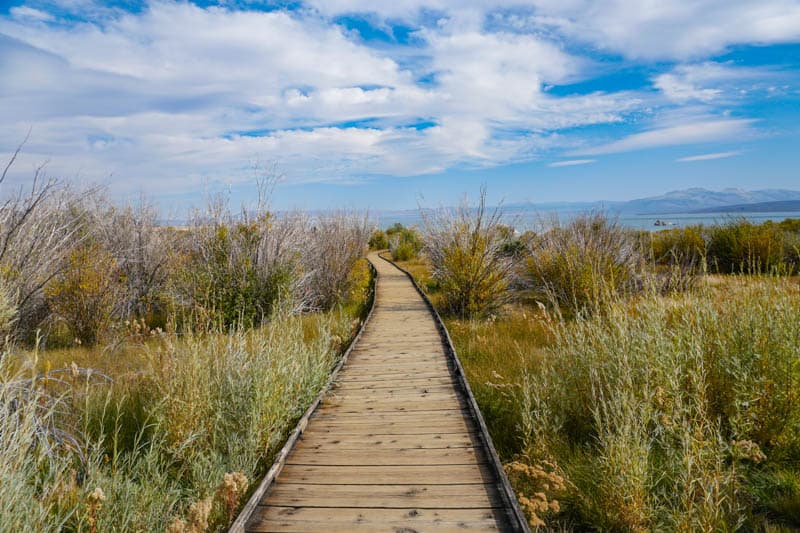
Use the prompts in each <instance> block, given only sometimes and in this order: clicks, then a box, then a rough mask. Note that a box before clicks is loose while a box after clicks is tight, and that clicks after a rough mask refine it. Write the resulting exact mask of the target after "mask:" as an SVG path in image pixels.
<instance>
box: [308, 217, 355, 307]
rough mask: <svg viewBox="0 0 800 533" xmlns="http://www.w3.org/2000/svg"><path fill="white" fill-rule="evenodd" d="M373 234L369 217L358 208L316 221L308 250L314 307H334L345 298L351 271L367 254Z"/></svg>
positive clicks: (310, 284)
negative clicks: (357, 209)
mask: <svg viewBox="0 0 800 533" xmlns="http://www.w3.org/2000/svg"><path fill="white" fill-rule="evenodd" d="M369 237H370V232H369V221H368V219H367V217H366V216H364V215H361V214H359V213H357V212H344V211H342V212H339V213H333V214H330V215H327V216H322V217H319V218H317V219H316V220H315V221H314V225H313V227H312V228H311V232H310V234H309V243H308V248H307V250H306V251H305V254H306V261H305V263H306V267H307V271H308V272H309V273H310V280H309V286H310V287H311V288H312V290H313V293H312V305H313V306H314V307H317V308H320V309H330V308H332V307H333V306H334V305H335V304H336V303H338V302H340V301H341V300H342V299H343V298H344V296H345V295H346V294H347V292H348V291H349V289H350V273H351V272H352V271H353V267H354V266H355V264H356V261H358V260H359V259H360V258H362V257H364V253H365V252H366V250H367V245H368V241H369Z"/></svg>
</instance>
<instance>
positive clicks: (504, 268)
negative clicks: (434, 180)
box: [421, 189, 513, 316]
mask: <svg viewBox="0 0 800 533" xmlns="http://www.w3.org/2000/svg"><path fill="white" fill-rule="evenodd" d="M421 213H422V216H423V223H424V230H423V233H424V242H425V248H424V250H425V253H426V255H427V257H428V258H429V259H430V262H431V267H432V270H433V278H434V280H435V281H437V282H438V285H439V287H440V290H441V295H442V306H443V308H444V310H446V311H447V312H449V313H452V314H454V315H456V316H480V315H485V314H487V313H490V312H492V311H494V310H496V309H497V308H498V307H499V306H500V305H502V304H503V303H504V302H506V301H507V300H508V299H509V297H510V293H509V291H508V290H507V289H508V280H509V275H510V273H511V270H512V268H513V263H512V261H511V260H510V258H509V257H508V255H507V254H505V253H504V245H505V244H506V237H507V233H506V232H505V231H504V226H503V225H502V224H501V216H502V210H501V209H500V208H496V209H495V210H494V211H492V212H489V211H487V208H486V189H482V190H481V194H480V200H479V202H478V205H477V206H476V207H474V208H473V207H471V206H470V205H469V203H468V201H467V200H466V199H465V200H464V201H463V202H462V203H461V205H460V206H459V207H458V208H456V209H444V208H442V209H438V210H436V211H433V212H427V211H421Z"/></svg>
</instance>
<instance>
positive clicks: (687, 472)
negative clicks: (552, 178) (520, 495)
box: [520, 279, 800, 530]
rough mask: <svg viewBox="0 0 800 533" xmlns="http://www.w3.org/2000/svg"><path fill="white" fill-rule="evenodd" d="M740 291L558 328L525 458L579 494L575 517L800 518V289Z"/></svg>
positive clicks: (537, 372)
mask: <svg viewBox="0 0 800 533" xmlns="http://www.w3.org/2000/svg"><path fill="white" fill-rule="evenodd" d="M726 285H727V286H726V289H725V294H724V295H723V294H722V293H717V292H713V291H712V290H711V289H706V290H705V292H703V291H701V292H699V293H696V294H687V295H678V296H671V297H661V296H657V295H646V296H643V297H641V298H640V299H638V300H636V301H633V302H630V301H616V302H611V303H609V305H607V307H606V309H605V310H604V312H602V313H597V314H594V315H593V316H592V317H590V318H579V319H577V320H576V321H574V322H556V323H555V325H554V334H555V341H554V343H553V345H552V346H551V347H550V348H549V349H548V350H546V354H545V355H544V356H541V357H538V356H537V359H538V360H539V361H540V362H541V363H540V366H539V367H538V368H535V369H533V370H531V371H530V372H529V373H528V375H527V378H526V380H525V384H524V387H523V395H524V400H523V401H522V402H521V404H520V406H521V407H523V415H522V416H523V427H524V428H525V431H524V434H525V436H524V439H525V446H524V451H525V453H526V454H527V456H528V457H531V458H533V459H532V460H533V461H534V462H536V461H545V460H548V461H553V462H554V463H555V464H557V465H558V468H559V469H560V471H561V472H563V475H564V477H565V478H566V480H567V484H568V486H569V487H571V490H569V491H568V493H567V494H566V495H565V496H564V502H566V505H565V506H564V508H563V509H564V513H565V514H566V516H568V517H570V518H571V519H572V520H574V521H576V522H577V523H580V524H584V525H586V526H591V527H596V528H600V529H608V530H733V529H737V528H739V527H743V526H747V527H755V525H756V524H759V523H760V524H762V525H763V522H764V521H765V520H766V519H765V518H764V517H763V516H762V515H759V511H761V510H765V509H768V510H769V511H770V512H771V513H773V514H774V515H776V516H775V518H778V519H780V520H784V521H787V522H793V521H795V520H796V517H793V515H792V514H791V513H787V512H786V511H785V510H786V509H793V508H795V509H796V506H797V504H798V503H800V502H798V500H797V498H798V496H800V494H798V492H797V490H796V488H797V483H796V482H797V481H798V479H800V474H798V473H797V471H796V470H794V471H793V472H792V470H791V465H794V464H797V461H798V460H800V454H798V450H800V432H799V430H800V396H799V395H798V394H797V392H796V391H797V390H798V388H799V387H800V366H798V360H800V322H798V320H797V316H800V291H798V287H797V285H796V284H795V283H793V282H791V281H787V280H781V279H765V280H756V281H753V280H746V281H730V282H729V283H727V284H726ZM775 469H777V470H778V472H780V475H782V476H784V478H782V480H781V482H780V483H774V481H775V480H776V479H777V478H775V477H774V474H770V472H773V471H774V470H775ZM770 476H772V477H770ZM786 476H788V478H789V479H788V480H787V479H786ZM770 480H773V481H770ZM776 493H777V494H780V496H781V498H780V499H779V500H776V499H775V497H774V495H775V494H776ZM777 501H779V502H780V503H779V504H777V505H776V502H777ZM781 509H784V511H781ZM794 523H795V525H798V524H797V523H796V522H794Z"/></svg>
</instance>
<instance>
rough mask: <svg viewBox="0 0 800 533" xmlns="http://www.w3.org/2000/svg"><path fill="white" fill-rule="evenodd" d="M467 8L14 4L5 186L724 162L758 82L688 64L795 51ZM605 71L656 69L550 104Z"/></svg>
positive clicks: (757, 27) (578, 7)
mask: <svg viewBox="0 0 800 533" xmlns="http://www.w3.org/2000/svg"><path fill="white" fill-rule="evenodd" d="M134 4H135V5H134ZM485 4H486V3H484V2H478V1H476V0H469V1H466V2H451V1H448V0H433V1H428V0H426V1H425V2H422V1H421V0H399V1H395V2H379V3H375V2H369V3H368V2H363V1H361V0H335V1H325V2H322V1H319V2H317V1H314V0H312V1H310V2H308V3H306V4H301V5H299V6H297V7H292V8H291V9H288V8H287V9H267V8H266V7H265V5H263V4H262V3H261V2H244V3H225V4H222V5H212V6H205V7H202V6H199V5H195V4H193V3H189V2H181V1H172V0H152V1H146V2H142V3H136V2H131V3H129V5H133V6H134V7H133V8H131V9H127V10H126V9H122V8H115V7H108V6H107V5H106V4H104V3H99V2H94V1H92V0H52V1H46V0H36V1H29V2H25V3H23V4H21V5H17V6H15V7H13V8H11V9H10V10H9V11H8V13H7V14H6V15H3V16H0V69H2V72H3V73H4V75H3V76H2V77H1V78H0V113H1V114H2V117H3V120H4V128H3V129H2V131H0V152H2V153H0V156H2V155H4V153H5V154H7V153H9V152H11V151H12V150H13V148H14V147H15V146H16V144H17V143H18V142H19V141H20V140H21V139H22V138H23V137H24V136H25V133H26V132H27V131H28V129H29V128H31V127H32V128H33V134H32V138H31V139H32V140H31V142H30V143H29V145H28V146H27V148H26V152H25V154H24V155H25V157H24V159H23V161H22V164H20V165H18V166H17V172H18V173H19V176H18V177H19V179H24V176H25V172H27V170H29V167H30V166H31V165H33V164H34V163H38V162H41V161H42V160H43V159H49V160H50V161H52V163H51V167H50V168H51V173H60V174H67V175H73V174H78V175H80V176H83V177H85V178H87V179H93V180H97V179H107V180H108V181H110V182H111V183H112V185H113V186H114V187H115V188H116V189H118V190H123V191H124V190H133V189H136V190H138V189H145V190H151V191H154V192H156V193H162V192H181V191H185V190H187V189H191V188H196V187H197V184H198V183H200V182H204V181H219V182H226V183H230V182H237V181H242V180H246V179H249V178H250V177H251V167H252V162H253V161H254V160H255V159H259V160H271V161H276V162H277V163H278V165H279V166H280V167H281V168H282V169H283V170H284V172H285V173H286V175H287V176H288V179H289V180H291V181H293V182H302V181H334V182H336V181H344V180H349V179H351V178H353V177H359V176H376V175H378V176H405V175H419V174H426V173H436V172H441V171H444V170H447V169H453V168H483V167H491V166H497V165H504V164H509V163H516V162H522V161H531V160H536V159H541V158H544V157H548V158H550V159H552V158H553V156H554V155H556V156H557V154H559V153H563V154H576V155H590V156H601V155H604V154H611V153H619V152H625V151H631V150H642V149H650V148H654V147H660V146H671V145H679V144H696V143H708V142H717V141H724V140H729V139H732V138H737V137H738V138H741V137H742V136H743V135H748V134H749V133H750V132H751V131H752V130H753V128H755V127H756V125H757V122H756V121H755V120H754V119H753V118H752V117H748V116H739V117H731V116H730V107H731V106H736V105H738V104H737V102H738V101H740V100H741V98H742V97H741V94H742V91H745V92H746V91H748V90H753V88H754V87H756V88H758V87H759V85H758V84H759V83H762V84H763V83H767V82H769V83H772V82H773V81H774V79H775V78H776V76H778V74H776V72H774V71H771V70H769V69H752V68H746V67H742V66H738V65H735V64H731V63H724V62H723V63H720V62H715V61H713V60H709V59H708V58H709V57H710V56H711V55H712V54H715V53H719V52H722V51H724V50H725V49H726V48H727V47H730V46H733V45H737V44H748V43H751V44H753V43H754V44H759V45H767V44H776V43H785V42H796V41H798V40H800V6H798V5H797V4H796V3H795V2H786V1H779V0H762V1H726V2H722V1H701V2H688V1H687V2H670V3H668V4H658V3H656V4H653V3H647V2H644V3H633V4H631V3H629V2H618V1H605V2H589V1H588V0H587V1H582V0H570V1H567V2H564V1H559V2H554V1H551V0H534V1H530V2H524V3H523V2H511V1H506V0H503V1H501V2H496V3H494V4H493V7H492V8H491V9H489V8H486V7H485ZM744 22H746V23H744ZM365 27H367V28H368V29H369V30H370V31H371V32H372V33H374V34H375V35H379V37H372V36H371V34H370V32H368V31H366V30H364V28H365ZM359 28H361V29H359ZM398 35H399V37H398ZM609 58H610V59H611V60H613V61H616V62H618V63H619V64H620V65H623V66H624V65H628V64H629V63H630V62H639V64H648V62H655V63H658V64H662V63H663V62H665V61H666V62H667V67H665V68H662V69H661V71H660V72H657V73H656V74H654V75H653V76H652V77H651V79H650V81H649V83H648V84H647V85H645V86H642V87H639V88H635V89H629V88H624V89H622V88H620V89H616V88H614V87H609V88H608V89H604V90H589V91H586V90H579V89H574V90H573V89H570V87H578V86H579V85H580V83H582V82H585V81H586V80H590V79H592V77H593V76H596V75H597V73H598V72H599V71H601V70H602V68H604V67H603V65H604V64H605V63H607V62H608V60H609ZM659 62H660V63H659ZM655 63H654V64H655ZM660 68H661V67H660ZM765 80H766V81H765ZM554 88H564V89H562V90H554ZM737 95H738V96H737ZM723 106H724V108H723ZM676 109H680V110H683V112H682V113H681V119H680V121H679V123H675V120H674V115H675V114H674V111H675V110H676ZM615 126H619V129H618V130H614V131H617V132H618V133H616V134H615V137H616V138H612V139H608V138H607V136H603V135H593V134H587V133H586V132H589V133H591V131H592V128H594V127H603V128H607V127H615ZM590 162H593V160H591V159H579V160H565V161H559V162H555V163H551V164H550V166H552V167H562V166H570V165H577V164H587V163H590Z"/></svg>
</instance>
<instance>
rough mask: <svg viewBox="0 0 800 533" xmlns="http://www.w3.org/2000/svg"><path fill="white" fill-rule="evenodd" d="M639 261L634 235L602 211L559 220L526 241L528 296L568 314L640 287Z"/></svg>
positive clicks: (641, 259) (642, 258)
mask: <svg viewBox="0 0 800 533" xmlns="http://www.w3.org/2000/svg"><path fill="white" fill-rule="evenodd" d="M643 271H644V257H643V255H642V253H641V251H640V246H639V243H638V240H637V238H636V235H635V234H634V233H632V232H631V231H630V230H628V229H626V228H623V227H622V226H621V225H620V224H619V222H618V221H617V220H614V219H610V218H608V217H607V216H606V215H605V214H603V213H591V214H585V215H579V216H577V217H576V218H574V219H573V220H571V221H570V222H569V223H568V224H566V225H562V224H561V223H560V222H559V221H558V219H554V220H552V222H551V227H550V228H549V229H548V230H547V231H545V232H543V233H541V234H540V235H539V236H537V237H536V238H534V239H533V240H531V241H530V244H529V255H528V260H527V264H526V273H525V279H526V281H527V283H526V285H527V290H528V293H529V294H530V295H531V296H533V297H534V298H538V299H545V300H548V301H551V302H553V303H554V304H557V305H559V306H561V307H562V308H566V309H569V310H571V311H573V312H577V311H581V310H585V309H587V308H591V307H595V306H596V305H598V304H599V303H600V302H601V301H603V300H604V299H607V298H609V297H615V296H618V295H623V294H630V293H633V292H635V291H637V290H640V289H641V288H642V287H643V286H644V279H643Z"/></svg>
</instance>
